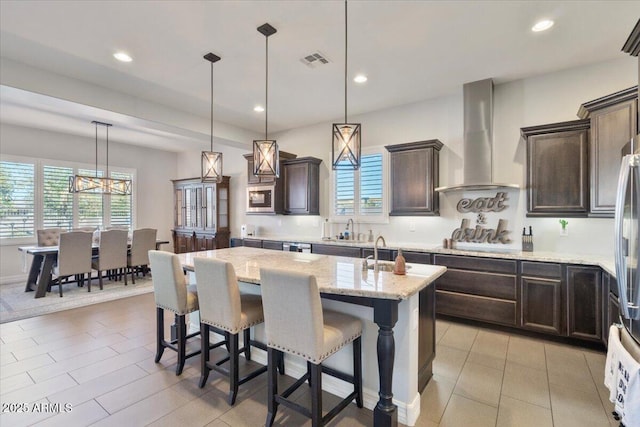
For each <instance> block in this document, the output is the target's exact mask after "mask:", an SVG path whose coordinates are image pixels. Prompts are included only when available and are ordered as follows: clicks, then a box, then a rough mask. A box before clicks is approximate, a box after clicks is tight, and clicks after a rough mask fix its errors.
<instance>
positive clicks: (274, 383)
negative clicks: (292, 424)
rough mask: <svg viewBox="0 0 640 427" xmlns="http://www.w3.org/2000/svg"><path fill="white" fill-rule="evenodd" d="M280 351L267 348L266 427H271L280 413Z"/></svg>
mask: <svg viewBox="0 0 640 427" xmlns="http://www.w3.org/2000/svg"><path fill="white" fill-rule="evenodd" d="M279 353H280V352H279V351H278V350H276V349H273V348H271V347H267V393H268V396H267V411H268V413H267V421H266V423H265V427H271V426H272V425H273V421H274V420H275V419H276V412H277V411H278V403H277V402H276V395H277V394H278V378H277V376H276V370H277V367H276V365H277V361H278V359H279V357H280V355H279Z"/></svg>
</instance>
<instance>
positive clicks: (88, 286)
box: [82, 272, 91, 292]
mask: <svg viewBox="0 0 640 427" xmlns="http://www.w3.org/2000/svg"><path fill="white" fill-rule="evenodd" d="M82 286H84V280H83V281H82ZM87 292H91V272H89V273H88V274H87Z"/></svg>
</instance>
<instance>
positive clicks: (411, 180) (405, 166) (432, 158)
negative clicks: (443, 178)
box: [385, 139, 443, 216]
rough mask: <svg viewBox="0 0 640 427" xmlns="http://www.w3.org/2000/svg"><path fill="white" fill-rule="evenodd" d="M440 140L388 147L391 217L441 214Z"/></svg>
mask: <svg viewBox="0 0 640 427" xmlns="http://www.w3.org/2000/svg"><path fill="white" fill-rule="evenodd" d="M442 145H443V144H442V142H440V141H438V140H437V139H432V140H429V141H418V142H410V143H407V144H398V145H387V146H386V147H385V148H386V149H387V151H389V153H391V154H390V177H391V182H390V185H389V187H390V188H391V198H390V200H391V210H390V212H389V215H423V216H435V215H440V210H439V209H440V208H439V199H438V193H436V192H435V188H436V187H437V186H438V182H439V181H438V179H439V178H438V177H439V173H440V172H439V166H438V165H439V152H440V149H441V148H442Z"/></svg>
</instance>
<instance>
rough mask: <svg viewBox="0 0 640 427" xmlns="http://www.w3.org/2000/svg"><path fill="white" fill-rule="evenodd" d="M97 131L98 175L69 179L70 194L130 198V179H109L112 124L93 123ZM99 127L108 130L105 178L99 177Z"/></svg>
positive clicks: (78, 176) (77, 176)
mask: <svg viewBox="0 0 640 427" xmlns="http://www.w3.org/2000/svg"><path fill="white" fill-rule="evenodd" d="M91 123H93V124H94V125H95V130H96V173H95V176H86V175H74V176H70V177H69V193H93V194H117V195H123V196H128V195H130V194H131V180H130V179H115V178H111V177H109V128H110V127H111V126H112V124H111V123H103V122H98V121H96V120H94V121H92V122H91ZM98 125H100V126H104V127H105V128H106V139H107V156H106V168H105V174H104V176H98Z"/></svg>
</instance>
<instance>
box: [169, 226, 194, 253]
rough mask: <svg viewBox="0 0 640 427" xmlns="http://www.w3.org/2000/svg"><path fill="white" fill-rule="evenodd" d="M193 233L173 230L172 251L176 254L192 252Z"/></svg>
mask: <svg viewBox="0 0 640 427" xmlns="http://www.w3.org/2000/svg"><path fill="white" fill-rule="evenodd" d="M192 242H193V233H183V232H180V231H174V232H173V251H174V252H175V253H177V254H182V253H185V252H192V251H193V249H192V247H193V243H192Z"/></svg>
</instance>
